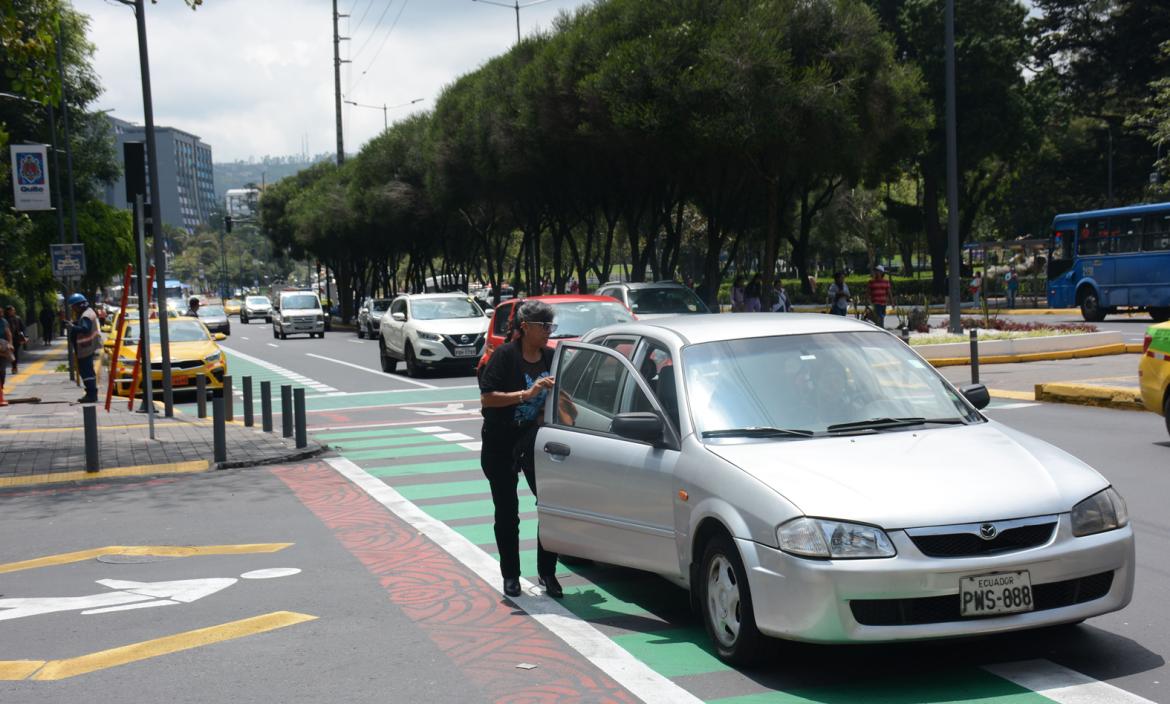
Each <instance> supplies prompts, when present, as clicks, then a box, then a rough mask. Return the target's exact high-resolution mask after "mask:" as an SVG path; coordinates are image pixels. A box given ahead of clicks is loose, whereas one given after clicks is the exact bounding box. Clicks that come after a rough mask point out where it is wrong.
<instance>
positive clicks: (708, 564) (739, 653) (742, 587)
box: [698, 534, 766, 666]
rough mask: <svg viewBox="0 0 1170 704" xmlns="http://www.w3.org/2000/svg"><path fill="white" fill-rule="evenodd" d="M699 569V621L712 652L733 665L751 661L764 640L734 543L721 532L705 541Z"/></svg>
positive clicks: (759, 652) (759, 653)
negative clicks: (700, 620)
mask: <svg viewBox="0 0 1170 704" xmlns="http://www.w3.org/2000/svg"><path fill="white" fill-rule="evenodd" d="M701 565H702V567H701V570H700V572H699V579H700V581H699V585H698V586H699V588H700V589H701V590H702V593H701V595H700V600H699V603H700V604H701V606H702V612H703V624H704V625H705V626H706V628H707V635H708V636H710V638H711V642H712V644H713V645H714V646H715V652H716V654H717V655H718V656H719V657H720V658H721V659H722V660H724V661H726V662H728V663H730V664H732V665H736V666H743V665H752V664H755V663H757V662H759V661H760V659H761V658H762V657H763V656H764V654H765V652H764V651H765V646H766V640H765V638H764V635H763V634H762V633H760V631H759V629H758V628H756V614H755V611H754V610H753V609H752V595H751V588H750V587H749V586H748V581H747V571H746V570H744V567H743V560H741V559H740V557H739V551H738V550H736V549H735V543H734V542H732V540H731V538H729V537H728V536H727V535H725V534H718V535H715V536H713V537H712V538H711V539H710V540H708V541H707V544H706V545H705V546H704V548H703V561H702V563H701Z"/></svg>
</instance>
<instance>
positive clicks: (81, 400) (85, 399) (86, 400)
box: [77, 396, 97, 403]
mask: <svg viewBox="0 0 1170 704" xmlns="http://www.w3.org/2000/svg"><path fill="white" fill-rule="evenodd" d="M77 402H78V403H97V396H82V397H81V398H79V399H77Z"/></svg>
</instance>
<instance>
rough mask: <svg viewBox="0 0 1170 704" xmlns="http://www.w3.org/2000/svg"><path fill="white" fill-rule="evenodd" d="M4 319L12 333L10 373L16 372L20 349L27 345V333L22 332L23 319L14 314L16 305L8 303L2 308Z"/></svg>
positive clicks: (17, 370)
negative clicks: (8, 304)
mask: <svg viewBox="0 0 1170 704" xmlns="http://www.w3.org/2000/svg"><path fill="white" fill-rule="evenodd" d="M4 319H5V320H6V321H8V330H9V332H11V333H12V373H13V374H16V373H18V372H19V371H20V370H19V369H17V363H18V362H20V351H21V349H22V348H24V347H26V346H28V335H26V334H25V333H24V321H23V320H21V319H20V316H19V315H17V314H16V306H13V305H10V306H8V307H7V308H5V309H4Z"/></svg>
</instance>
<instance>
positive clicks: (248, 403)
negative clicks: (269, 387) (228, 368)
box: [244, 376, 256, 428]
mask: <svg viewBox="0 0 1170 704" xmlns="http://www.w3.org/2000/svg"><path fill="white" fill-rule="evenodd" d="M255 423H256V419H255V418H254V417H253V415H252V377H250V376H246V377H244V427H245V428H251V427H252V426H253V425H255Z"/></svg>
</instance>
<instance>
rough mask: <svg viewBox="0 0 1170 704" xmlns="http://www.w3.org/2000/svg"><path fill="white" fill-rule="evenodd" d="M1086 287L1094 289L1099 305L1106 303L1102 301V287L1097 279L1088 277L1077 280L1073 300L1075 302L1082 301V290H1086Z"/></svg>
mask: <svg viewBox="0 0 1170 704" xmlns="http://www.w3.org/2000/svg"><path fill="white" fill-rule="evenodd" d="M1086 289H1088V290H1090V291H1092V292H1093V295H1094V296H1096V297H1097V301H1098V305H1102V306H1103V305H1104V303H1101V287H1100V286H1098V285H1097V280H1096V279H1092V278H1088V277H1086V278H1083V279H1081V280H1080V281H1078V282H1077V288H1076V291H1074V292H1073V302H1074V303H1076V302H1079V301H1080V298H1081V292H1082V291H1084V290H1086Z"/></svg>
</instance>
